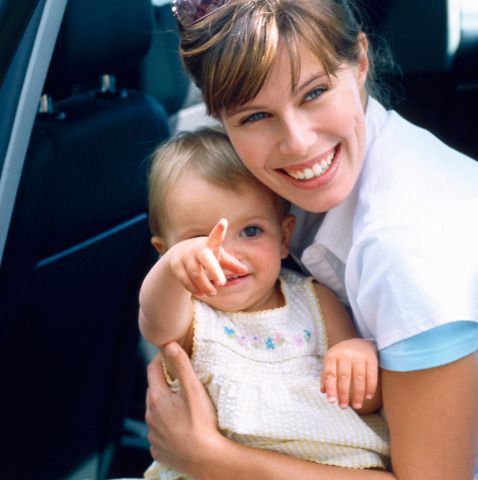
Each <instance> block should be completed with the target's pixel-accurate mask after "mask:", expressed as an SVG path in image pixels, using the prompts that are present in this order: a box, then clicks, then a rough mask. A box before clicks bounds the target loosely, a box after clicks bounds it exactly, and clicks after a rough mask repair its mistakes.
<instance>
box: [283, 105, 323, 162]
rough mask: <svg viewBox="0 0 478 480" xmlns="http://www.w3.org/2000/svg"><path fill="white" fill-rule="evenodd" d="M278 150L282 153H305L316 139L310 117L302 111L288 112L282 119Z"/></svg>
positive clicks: (296, 154)
mask: <svg viewBox="0 0 478 480" xmlns="http://www.w3.org/2000/svg"><path fill="white" fill-rule="evenodd" d="M281 130H282V131H281V139H280V144H279V152H280V153H281V154H283V155H295V156H302V155H305V154H306V153H307V152H308V150H309V148H310V147H311V146H312V145H314V143H315V142H316V140H317V133H316V131H315V130H314V128H313V125H312V123H311V121H310V119H309V118H308V117H307V116H306V115H305V114H303V113H301V112H299V113H290V114H288V115H287V117H285V118H284V119H283V121H282V129H281Z"/></svg>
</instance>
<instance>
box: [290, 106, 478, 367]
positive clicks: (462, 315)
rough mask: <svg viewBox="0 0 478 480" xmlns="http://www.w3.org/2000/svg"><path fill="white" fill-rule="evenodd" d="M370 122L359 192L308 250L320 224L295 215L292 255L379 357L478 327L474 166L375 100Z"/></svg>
mask: <svg viewBox="0 0 478 480" xmlns="http://www.w3.org/2000/svg"><path fill="white" fill-rule="evenodd" d="M365 117H366V132H367V139H366V153H365V160H364V166H363V169H362V173H361V175H360V178H359V179H358V181H357V184H356V186H355V188H354V190H353V191H352V193H351V194H350V196H349V197H348V198H347V199H346V200H345V201H344V202H343V203H342V204H341V205H339V206H338V207H336V208H334V209H332V210H330V211H329V212H327V214H326V215H325V217H324V218H323V220H322V221H321V223H320V227H319V229H318V231H317V233H316V234H315V237H314V238H313V241H312V244H310V234H311V231H312V230H313V231H315V230H314V228H316V223H319V220H318V219H319V218H320V217H319V216H318V215H316V214H309V213H305V212H300V211H298V210H296V209H294V213H295V214H296V216H297V217H298V228H297V231H296V234H295V236H294V242H295V243H293V246H292V248H293V249H294V248H296V249H297V250H298V251H301V250H303V254H302V261H303V263H304V264H305V265H306V267H307V268H308V270H309V271H310V272H311V273H312V275H313V276H314V277H315V278H316V279H317V280H318V281H319V282H321V283H323V284H325V285H327V286H328V287H329V288H331V289H332V290H333V291H335V293H336V294H337V295H338V296H339V297H340V298H341V299H342V300H343V301H344V302H345V303H347V304H348V305H349V306H350V307H351V309H352V311H353V315H354V319H355V322H356V325H357V328H358V330H359V332H360V334H361V335H362V336H363V337H364V338H367V339H370V340H374V341H375V342H376V344H377V347H378V349H379V350H383V349H386V348H387V347H390V346H392V345H394V344H396V343H397V342H401V341H403V340H405V339H408V338H411V337H415V336H417V335H420V334H422V333H423V332H428V331H430V330H431V329H434V328H435V327H439V326H440V325H445V324H448V323H450V322H457V321H463V320H464V321H472V322H475V323H476V322H478V162H476V161H474V160H472V159H470V158H469V157H466V156H465V155H463V154H461V153H459V152H457V151H456V150H453V149H451V148H449V147H448V146H446V145H445V144H444V143H442V142H441V141H440V140H438V139H437V138H436V137H434V136H433V135H432V134H431V133H430V132H428V131H426V130H423V129H421V128H419V127H417V126H415V125H412V124H411V123H409V122H408V121H406V120H405V119H403V118H402V117H400V116H399V115H398V114H397V113H396V112H394V111H386V110H385V109H384V108H383V107H382V106H381V105H380V104H379V103H378V102H377V101H376V100H374V99H372V98H369V102H368V106H367V110H366V116H365ZM314 225H315V226H314ZM308 235H309V239H308V238H307V236H308ZM304 242H307V244H308V245H309V246H307V247H306V248H305V249H301V246H300V244H302V245H304ZM294 245H295V247H294ZM474 327H475V325H474ZM474 332H475V333H474V337H473V339H472V341H473V345H475V347H474V348H475V349H476V330H474ZM445 348H446V347H445ZM384 351H385V350H384ZM472 351H473V350H472ZM395 353H396V352H395ZM404 354H406V352H405V353H404ZM445 363H446V362H445ZM430 366H433V365H430ZM390 368H392V369H394V368H393V366H390ZM397 369H401V368H399V367H397ZM404 369H407V368H404Z"/></svg>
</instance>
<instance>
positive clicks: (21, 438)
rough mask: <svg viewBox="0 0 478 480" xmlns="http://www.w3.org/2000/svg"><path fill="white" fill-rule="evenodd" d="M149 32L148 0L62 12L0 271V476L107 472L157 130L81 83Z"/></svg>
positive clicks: (155, 109)
mask: <svg viewBox="0 0 478 480" xmlns="http://www.w3.org/2000/svg"><path fill="white" fill-rule="evenodd" d="M151 35H152V6H151V3H150V1H149V0H70V1H69V3H68V6H67V10H66V13H65V18H64V21H63V24H62V28H61V31H60V35H59V38H58V41H57V45H56V48H55V53H54V56H53V60H52V63H51V67H50V70H49V74H48V78H47V82H46V86H45V93H49V94H51V95H52V98H53V111H50V112H45V113H42V114H40V115H39V116H38V118H37V120H36V122H35V126H34V130H33V134H32V136H31V141H30V147H29V150H28V154H27V158H26V161H25V166H24V170H23V174H22V179H21V183H20V187H19V191H18V195H17V201H16V204H15V209H14V213H13V217H12V221H11V225H10V230H9V234H8V238H7V243H6V247H5V253H4V258H3V261H2V265H1V270H0V319H1V321H0V327H1V329H0V335H1V336H0V385H1V388H2V393H1V395H0V408H1V414H0V418H1V419H0V438H1V443H0V449H1V451H2V460H1V462H0V477H1V478H12V479H13V478H21V479H22V480H29V479H36V480H38V479H48V480H55V479H70V480H73V479H86V478H88V479H91V480H97V479H101V478H105V476H106V475H107V474H108V472H109V471H110V467H111V461H112V458H113V456H114V452H115V449H116V447H117V446H118V443H119V440H120V436H121V431H122V424H123V419H124V416H125V412H126V409H127V403H128V397H129V393H130V388H131V384H132V380H133V374H134V368H135V359H136V352H137V347H138V339H139V332H138V327H137V309H138V304H137V297H138V292H139V286H140V283H141V281H142V278H143V277H144V275H145V273H146V271H147V270H148V269H149V267H150V266H151V264H152V262H153V261H154V260H155V254H154V250H153V249H152V248H151V247H150V243H149V238H150V232H149V228H148V220H147V219H148V212H147V192H146V186H145V181H144V163H145V159H146V158H147V156H148V155H149V154H150V153H151V151H152V149H153V148H154V146H155V145H156V144H157V143H158V142H160V141H162V140H164V139H165V138H167V137H168V136H169V129H168V124H167V117H166V113H165V111H164V109H163V108H162V106H161V104H160V103H159V102H158V101H157V100H154V99H153V98H152V97H150V96H147V95H144V94H141V93H139V92H136V91H131V90H115V89H114V88H110V89H105V91H101V90H96V91H86V90H85V87H84V85H91V84H92V83H96V84H97V85H100V77H101V75H103V74H108V75H114V74H115V73H118V72H120V71H121V70H123V69H126V68H128V67H130V66H131V65H132V64H134V63H135V62H138V61H139V60H141V58H142V57H143V56H144V55H145V54H146V52H147V51H148V48H149V45H150V41H151ZM112 78H113V77H110V76H108V77H105V79H106V80H107V81H108V82H110V81H111V80H112ZM79 91H83V93H77V94H72V92H79ZM45 98H46V97H45ZM57 98H61V100H60V101H55V99H57ZM138 473H141V472H138Z"/></svg>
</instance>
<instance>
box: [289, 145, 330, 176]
mask: <svg viewBox="0 0 478 480" xmlns="http://www.w3.org/2000/svg"><path fill="white" fill-rule="evenodd" d="M336 153H337V149H336V148H335V149H334V150H332V151H331V152H330V153H329V154H328V155H327V156H326V157H325V158H323V159H322V160H320V161H318V162H317V163H315V164H314V165H312V166H311V167H307V168H304V169H303V170H293V171H289V170H285V172H286V173H287V174H288V175H290V176H291V177H292V178H295V179H296V180H310V179H311V178H316V177H320V176H321V175H323V174H324V173H325V172H326V171H327V170H328V169H329V168H330V165H331V164H332V162H333V160H334V158H335V154H336Z"/></svg>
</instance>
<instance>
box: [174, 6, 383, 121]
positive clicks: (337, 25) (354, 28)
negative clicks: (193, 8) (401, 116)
mask: <svg viewBox="0 0 478 480" xmlns="http://www.w3.org/2000/svg"><path fill="white" fill-rule="evenodd" d="M359 18H360V17H359V11H358V9H357V8H356V7H355V5H354V4H353V3H352V2H351V1H350V0H230V1H229V3H228V4H227V5H225V6H224V7H222V8H221V9H219V10H218V11H217V12H215V13H214V14H212V15H210V16H209V17H207V18H204V19H203V20H201V21H199V22H198V23H196V24H194V25H192V26H190V27H187V28H183V29H182V41H181V45H180V51H181V55H182V58H183V62H184V65H185V67H186V69H187V70H188V72H189V73H190V74H191V76H192V78H193V80H194V82H195V83H196V85H197V86H198V87H199V88H200V89H201V91H202V94H203V99H204V101H205V103H206V107H207V109H208V113H209V114H211V115H213V116H216V117H218V116H219V115H220V114H221V112H222V111H223V110H228V109H229V108H234V107H237V106H238V105H242V104H245V103H247V102H248V101H250V100H252V99H253V98H254V97H255V96H256V95H257V94H258V93H259V91H260V89H261V87H262V86H263V84H264V82H265V80H266V78H267V75H268V74H269V72H270V71H271V69H272V67H273V66H274V63H275V61H276V58H277V52H278V50H279V47H284V48H286V49H287V51H288V53H289V56H290V59H291V65H292V72H291V75H292V78H291V81H292V88H294V86H295V83H296V82H297V79H298V75H299V62H300V47H301V45H303V44H305V45H307V46H308V48H309V49H310V50H311V51H312V53H314V54H315V55H316V56H317V58H318V59H319V60H320V62H321V63H322V64H323V66H324V69H325V72H326V73H327V74H328V75H329V76H330V75H334V74H335V72H336V71H337V70H338V69H339V68H340V67H341V66H342V65H344V64H353V63H355V62H356V61H357V60H358V58H359V54H360V34H361V33H362V31H363V28H362V22H361V21H360V19H359ZM369 61H370V62H371V70H370V73H369V75H368V78H367V85H366V88H367V90H368V92H369V93H370V94H372V95H374V96H376V97H379V98H378V99H379V100H382V99H381V98H380V95H379V91H378V90H377V89H376V86H375V84H374V72H373V54H372V53H370V54H369Z"/></svg>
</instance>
